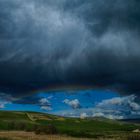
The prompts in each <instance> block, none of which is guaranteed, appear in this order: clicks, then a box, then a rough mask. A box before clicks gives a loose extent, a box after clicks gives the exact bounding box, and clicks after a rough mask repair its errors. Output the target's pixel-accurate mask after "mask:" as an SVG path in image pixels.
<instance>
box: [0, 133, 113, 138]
mask: <svg viewBox="0 0 140 140" xmlns="http://www.w3.org/2000/svg"><path fill="white" fill-rule="evenodd" d="M6 138H7V139H6ZM0 140H95V139H86V138H72V137H67V136H57V135H55V136H52V135H36V134H34V133H32V132H24V131H1V132H0ZM96 140H97V139H96ZM98 140H113V139H98Z"/></svg>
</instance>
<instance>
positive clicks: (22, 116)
mask: <svg viewBox="0 0 140 140" xmlns="http://www.w3.org/2000/svg"><path fill="white" fill-rule="evenodd" d="M48 125H52V126H54V127H55V128H56V129H57V133H58V134H62V135H64V134H65V135H69V136H74V137H100V136H101V137H112V136H113V137H114V136H116V137H117V136H118V135H124V134H127V133H132V131H133V130H135V129H140V125H135V124H130V123H124V122H119V121H113V120H108V119H103V118H93V119H91V118H90V119H78V118H63V117H59V116H54V115H49V114H43V113H36V112H10V111H0V130H25V131H34V128H35V127H36V126H40V127H45V126H48Z"/></svg>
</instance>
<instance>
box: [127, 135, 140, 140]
mask: <svg viewBox="0 0 140 140" xmlns="http://www.w3.org/2000/svg"><path fill="white" fill-rule="evenodd" d="M127 140H140V134H133V135H130V136H128V137H127Z"/></svg>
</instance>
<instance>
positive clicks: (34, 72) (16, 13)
mask: <svg viewBox="0 0 140 140" xmlns="http://www.w3.org/2000/svg"><path fill="white" fill-rule="evenodd" d="M139 9H140V2H139V1H138V0H117V1H115V0H108V1H105V0H104V1H103V0H94V1H92V0H86V1H85V0H71V1H68V0H55V1H52V0H40V1H35V0H24V1H22V0H12V1H10V0H1V1H0V91H1V92H2V93H7V94H11V95H12V96H15V97H17V96H23V95H25V94H28V93H29V92H31V91H33V90H37V89H42V88H44V87H46V88H47V87H50V86H55V85H62V86H65V85H93V86H100V87H103V88H113V89H118V90H120V91H121V92H124V93H128V94H139V92H140V87H139V83H140V46H139V44H140V41H139V40H140V35H139V30H140V10H139Z"/></svg>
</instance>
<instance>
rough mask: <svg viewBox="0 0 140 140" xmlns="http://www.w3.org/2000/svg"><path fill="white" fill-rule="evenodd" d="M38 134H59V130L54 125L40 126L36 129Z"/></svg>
mask: <svg viewBox="0 0 140 140" xmlns="http://www.w3.org/2000/svg"><path fill="white" fill-rule="evenodd" d="M35 133H36V134H57V129H56V127H55V126H53V125H47V126H38V127H36V129H35Z"/></svg>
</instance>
